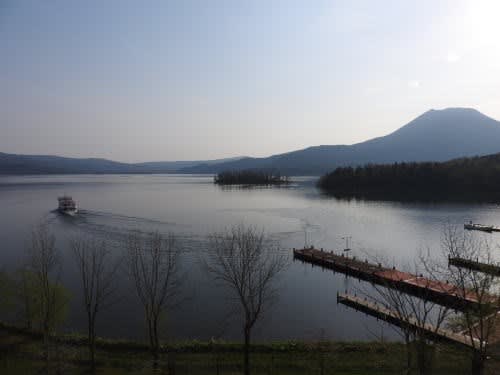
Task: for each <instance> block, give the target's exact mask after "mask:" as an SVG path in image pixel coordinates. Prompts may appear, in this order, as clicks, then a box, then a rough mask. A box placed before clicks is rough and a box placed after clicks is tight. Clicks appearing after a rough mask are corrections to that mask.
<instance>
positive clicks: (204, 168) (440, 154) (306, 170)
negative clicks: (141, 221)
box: [181, 108, 500, 175]
mask: <svg viewBox="0 0 500 375" xmlns="http://www.w3.org/2000/svg"><path fill="white" fill-rule="evenodd" d="M497 152H500V122H499V121H496V120H494V119H492V118H490V117H487V116H485V115H483V114H482V113H480V112H478V111H477V110H474V109H469V108H448V109H444V110H430V111H427V112H425V113H424V114H422V115H420V116H419V117H417V118H416V119H414V120H412V121H411V122H409V123H408V124H406V125H404V126H403V127H401V128H399V129H398V130H396V131H395V132H393V133H391V134H389V135H386V136H383V137H378V138H374V139H371V140H368V141H365V142H361V143H357V144H353V145H350V146H348V145H331V146H330V145H322V146H314V147H309V148H306V149H303V150H298V151H293V152H288V153H284V154H278V155H273V156H270V157H267V158H243V159H240V160H237V161H230V162H225V163H220V164H212V165H198V166H193V167H187V168H184V169H182V170H181V172H183V173H218V172H221V171H224V170H239V169H271V170H277V171H279V172H281V173H282V174H289V175H299V174H312V175H320V174H323V173H326V172H329V171H331V170H333V169H335V168H336V167H339V166H347V165H351V166H355V165H364V164H367V163H392V162H399V161H446V160H450V159H454V158H458V157H464V156H479V155H487V154H494V153H497Z"/></svg>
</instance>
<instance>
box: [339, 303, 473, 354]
mask: <svg viewBox="0 0 500 375" xmlns="http://www.w3.org/2000/svg"><path fill="white" fill-rule="evenodd" d="M337 303H341V304H343V305H345V306H348V307H351V308H353V309H355V310H357V311H361V312H364V313H365V314H368V315H370V316H373V317H375V318H377V319H380V320H383V321H385V322H387V323H390V324H393V325H395V326H397V327H400V328H404V329H409V330H413V331H417V330H418V331H420V332H421V333H423V334H424V336H425V337H426V338H428V339H429V340H432V341H440V342H447V343H452V344H458V345H460V346H465V347H467V348H469V349H470V348H477V347H478V346H479V340H478V339H477V338H474V340H475V341H477V342H475V343H472V341H471V337H470V336H469V335H466V334H464V333H456V332H453V331H451V330H448V329H444V328H436V327H435V326H433V325H432V324H424V325H422V324H421V323H420V322H419V321H418V320H417V319H415V318H411V317H409V318H408V317H407V318H405V319H403V318H402V317H401V316H399V314H398V313H397V312H396V311H393V310H390V309H387V308H386V307H384V306H382V305H379V304H377V303H374V302H370V301H368V300H366V298H360V297H356V296H352V295H348V294H337Z"/></svg>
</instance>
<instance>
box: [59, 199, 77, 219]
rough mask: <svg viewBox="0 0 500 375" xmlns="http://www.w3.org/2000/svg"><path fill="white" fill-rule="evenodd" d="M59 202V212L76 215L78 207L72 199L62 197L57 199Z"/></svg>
mask: <svg viewBox="0 0 500 375" xmlns="http://www.w3.org/2000/svg"><path fill="white" fill-rule="evenodd" d="M57 200H58V201H59V207H58V210H59V212H61V213H63V214H65V215H70V216H75V215H76V213H77V212H78V207H77V205H76V203H75V201H74V200H73V198H72V197H70V196H68V195H63V196H62V197H59V198H57Z"/></svg>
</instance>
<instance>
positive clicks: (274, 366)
mask: <svg viewBox="0 0 500 375" xmlns="http://www.w3.org/2000/svg"><path fill="white" fill-rule="evenodd" d="M84 344H85V339H84V337H82V336H79V335H65V336H59V337H57V340H53V343H52V347H51V353H52V354H51V360H50V364H49V366H50V371H49V372H50V373H54V374H85V373H88V371H87V369H88V363H87V349H86V346H85V345H84ZM163 349H164V351H163V353H162V354H161V357H160V362H159V368H158V370H157V371H154V373H159V374H177V375H178V374H192V375H209V374H210V375H212V374H219V375H236V374H242V369H241V362H242V345H241V344H238V343H227V342H217V343H213V342H200V341H187V342H177V343H175V344H170V345H168V346H164V348H163ZM432 351H433V358H434V360H433V370H432V374H440V375H441V374H442V375H447V374H449V375H461V374H469V373H470V356H469V353H467V352H463V351H460V350H458V349H456V348H453V347H450V346H445V345H438V346H434V347H432ZM405 353H406V352H405V346H404V345H403V344H400V343H377V342H321V343H314V342H313V343H308V342H295V341H289V342H272V343H261V344H256V345H254V346H253V347H252V353H251V365H252V374H253V375H298V374H316V375H333V374H335V375H364V374H373V375H382V374H384V375H392V374H394V375H396V374H398V375H399V374H404V373H405V365H406V354H405ZM413 358H415V354H413ZM97 362H98V371H97V374H101V375H115V374H150V373H153V362H152V358H151V355H150V354H149V352H148V351H147V346H145V345H144V344H142V343H137V342H132V341H116V340H106V339H100V340H99V345H98V350H97ZM45 366H46V363H45V361H44V360H43V346H42V342H41V339H40V336H39V335H38V334H36V333H34V332H29V331H23V330H19V329H17V328H14V327H6V326H2V327H0V374H2V375H4V374H5V375H8V374H37V373H41V372H44V371H43V370H44V369H45ZM413 367H414V368H413V370H412V372H411V373H412V374H416V373H417V371H416V368H415V364H413ZM492 373H494V372H492Z"/></svg>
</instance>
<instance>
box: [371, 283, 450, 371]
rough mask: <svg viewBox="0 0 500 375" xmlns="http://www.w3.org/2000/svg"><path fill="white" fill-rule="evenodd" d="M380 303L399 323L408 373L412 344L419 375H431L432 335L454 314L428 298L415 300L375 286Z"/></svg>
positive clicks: (406, 295)
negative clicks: (430, 350)
mask: <svg viewBox="0 0 500 375" xmlns="http://www.w3.org/2000/svg"><path fill="white" fill-rule="evenodd" d="M375 289H376V290H377V292H378V293H377V296H376V297H374V299H375V300H377V303H378V304H380V305H381V306H383V307H384V308H386V309H387V310H390V311H392V312H394V313H395V315H396V316H397V318H398V320H399V321H400V324H399V328H400V329H401V330H400V331H399V332H398V333H400V334H401V335H402V337H403V339H404V341H405V345H406V371H407V373H408V374H409V373H410V372H411V362H412V345H411V344H412V343H413V344H414V348H415V350H416V354H417V357H416V364H417V367H418V371H419V374H422V375H425V374H429V373H430V371H431V370H430V367H431V365H432V358H431V356H430V352H429V348H430V347H429V341H428V339H429V336H430V333H437V332H438V331H439V330H440V329H441V328H442V327H443V325H444V323H445V322H446V319H447V318H448V316H449V314H450V312H451V310H450V309H449V308H448V307H446V306H441V305H439V304H437V303H434V302H432V301H430V300H429V299H428V298H426V297H425V296H420V298H418V297H414V296H411V295H409V294H406V293H404V292H402V291H400V290H397V289H393V288H389V287H381V286H375Z"/></svg>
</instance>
